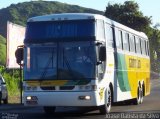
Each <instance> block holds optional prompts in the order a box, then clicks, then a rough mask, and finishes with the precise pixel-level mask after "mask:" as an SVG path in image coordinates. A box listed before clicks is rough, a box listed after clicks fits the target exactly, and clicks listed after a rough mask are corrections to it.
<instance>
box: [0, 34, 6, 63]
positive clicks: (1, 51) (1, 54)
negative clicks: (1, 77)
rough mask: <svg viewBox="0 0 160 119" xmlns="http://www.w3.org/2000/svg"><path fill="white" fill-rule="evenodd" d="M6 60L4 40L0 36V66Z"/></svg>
mask: <svg viewBox="0 0 160 119" xmlns="http://www.w3.org/2000/svg"><path fill="white" fill-rule="evenodd" d="M5 60H6V39H5V38H4V37H2V36H1V35H0V65H5V62H6V61H5Z"/></svg>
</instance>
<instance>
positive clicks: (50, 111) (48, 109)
mask: <svg viewBox="0 0 160 119" xmlns="http://www.w3.org/2000/svg"><path fill="white" fill-rule="evenodd" d="M43 109H44V112H45V113H46V114H54V113H55V110H56V107H49V106H46V107H43Z"/></svg>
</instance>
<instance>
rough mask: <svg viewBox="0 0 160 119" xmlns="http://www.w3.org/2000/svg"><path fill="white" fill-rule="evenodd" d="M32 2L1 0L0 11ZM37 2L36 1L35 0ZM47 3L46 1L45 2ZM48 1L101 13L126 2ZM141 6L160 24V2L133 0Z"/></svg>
mask: <svg viewBox="0 0 160 119" xmlns="http://www.w3.org/2000/svg"><path fill="white" fill-rule="evenodd" d="M28 1H32V0H3V1H2V0H1V1H0V9H2V8H6V7H8V6H10V5H11V4H17V3H21V2H28ZM33 1H36V0H33ZM43 1H45V0H43ZM48 1H59V2H63V3H68V4H73V5H79V6H82V7H87V8H92V9H97V10H101V11H105V9H106V6H107V4H108V2H110V3H112V4H114V3H121V4H123V3H124V2H125V1H126V0H48ZM133 1H135V2H137V3H138V4H139V8H140V11H142V13H143V15H145V16H148V17H150V16H152V23H153V25H155V24H156V23H160V13H159V11H160V0H133Z"/></svg>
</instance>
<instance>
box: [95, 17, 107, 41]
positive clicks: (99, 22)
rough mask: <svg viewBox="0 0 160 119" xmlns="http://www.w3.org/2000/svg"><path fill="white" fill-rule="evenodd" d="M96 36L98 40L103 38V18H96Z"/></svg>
mask: <svg viewBox="0 0 160 119" xmlns="http://www.w3.org/2000/svg"><path fill="white" fill-rule="evenodd" d="M97 38H98V39H99V40H104V39H105V28H104V22H103V20H97Z"/></svg>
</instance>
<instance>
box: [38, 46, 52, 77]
mask: <svg viewBox="0 0 160 119" xmlns="http://www.w3.org/2000/svg"><path fill="white" fill-rule="evenodd" d="M53 53H54V49H53V51H52V56H51V57H50V58H49V59H48V62H47V64H46V66H45V68H44V71H43V72H42V74H41V78H40V80H43V79H44V78H45V76H46V74H47V71H48V67H49V65H50V62H53Z"/></svg>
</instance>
